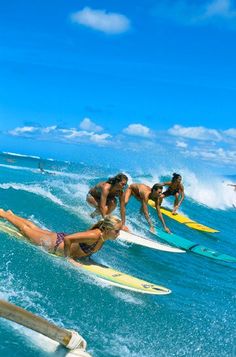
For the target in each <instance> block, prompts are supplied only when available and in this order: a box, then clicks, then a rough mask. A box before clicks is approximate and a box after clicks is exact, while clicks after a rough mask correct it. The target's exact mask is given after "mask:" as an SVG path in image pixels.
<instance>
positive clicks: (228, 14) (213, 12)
mask: <svg viewBox="0 0 236 357" xmlns="http://www.w3.org/2000/svg"><path fill="white" fill-rule="evenodd" d="M235 16H236V11H234V10H232V4H231V1H230V0H214V1H212V2H211V3H209V4H207V6H206V11H205V13H204V14H203V17H205V18H212V17H223V18H232V17H235Z"/></svg>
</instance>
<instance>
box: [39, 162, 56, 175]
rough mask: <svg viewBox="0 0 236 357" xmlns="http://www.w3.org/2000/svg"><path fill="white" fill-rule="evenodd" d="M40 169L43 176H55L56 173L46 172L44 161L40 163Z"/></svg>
mask: <svg viewBox="0 0 236 357" xmlns="http://www.w3.org/2000/svg"><path fill="white" fill-rule="evenodd" d="M38 168H39V170H40V172H41V174H48V175H55V173H52V172H48V171H46V170H44V168H43V164H42V161H39V163H38Z"/></svg>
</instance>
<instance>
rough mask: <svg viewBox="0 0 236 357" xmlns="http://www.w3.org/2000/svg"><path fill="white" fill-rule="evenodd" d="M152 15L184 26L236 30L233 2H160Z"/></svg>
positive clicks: (221, 0)
mask: <svg viewBox="0 0 236 357" xmlns="http://www.w3.org/2000/svg"><path fill="white" fill-rule="evenodd" d="M153 13H154V15H155V16H156V17H159V18H161V19H163V20H169V21H172V22H176V23H179V24H181V25H185V26H196V25H204V24H212V25H217V24H218V23H219V24H220V25H221V26H222V25H223V24H224V25H225V26H228V27H231V29H236V26H235V21H234V20H235V18H236V11H235V9H234V2H233V0H212V1H201V2H200V1H199V2H191V1H188V0H177V1H175V2H173V3H172V2H169V1H167V0H160V1H159V2H158V3H157V5H156V6H155V8H154V10H153Z"/></svg>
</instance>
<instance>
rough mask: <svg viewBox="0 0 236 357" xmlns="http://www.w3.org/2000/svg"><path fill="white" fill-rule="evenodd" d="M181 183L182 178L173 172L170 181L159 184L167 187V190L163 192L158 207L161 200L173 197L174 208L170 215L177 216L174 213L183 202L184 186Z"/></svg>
mask: <svg viewBox="0 0 236 357" xmlns="http://www.w3.org/2000/svg"><path fill="white" fill-rule="evenodd" d="M181 181H182V176H181V175H179V174H176V173H175V172H174V173H173V176H172V180H171V181H168V182H162V183H160V185H162V186H168V188H167V190H166V191H165V192H163V193H162V194H161V196H160V198H161V200H160V205H161V204H162V200H163V198H165V197H169V196H175V201H174V208H173V210H172V214H174V215H175V214H177V212H176V211H177V209H178V208H179V207H180V205H181V203H182V202H183V200H184V186H183V184H182V183H181ZM180 196H181V198H180Z"/></svg>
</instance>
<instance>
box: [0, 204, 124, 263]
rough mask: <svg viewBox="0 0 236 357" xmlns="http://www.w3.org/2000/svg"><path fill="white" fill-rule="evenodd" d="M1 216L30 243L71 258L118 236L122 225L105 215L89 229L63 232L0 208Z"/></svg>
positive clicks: (88, 253)
mask: <svg viewBox="0 0 236 357" xmlns="http://www.w3.org/2000/svg"><path fill="white" fill-rule="evenodd" d="M0 217H1V218H4V219H6V220H7V221H8V222H10V223H11V224H13V225H14V226H15V227H16V228H17V229H18V230H19V231H20V233H21V234H22V235H23V236H24V237H25V238H27V239H28V241H29V242H30V243H32V244H35V245H39V246H43V247H44V248H45V249H46V250H47V251H49V252H50V253H53V254H56V255H64V256H65V257H70V258H72V260H76V259H78V258H83V257H88V256H90V255H91V254H94V253H96V252H97V251H98V250H100V249H101V248H102V246H103V244H104V242H106V241H107V240H109V239H110V240H114V239H116V238H117V237H118V235H119V233H120V229H121V225H122V224H121V221H120V220H119V219H118V218H116V217H114V216H107V217H105V218H104V219H103V220H101V221H99V222H98V223H96V224H95V225H94V226H92V227H91V228H90V229H89V230H88V231H85V232H76V233H73V234H66V233H55V232H52V231H48V230H46V229H41V228H40V227H38V226H36V225H35V224H34V223H32V222H30V221H29V220H27V219H25V218H22V217H19V216H16V215H15V214H14V213H13V212H12V211H4V210H3V209H0Z"/></svg>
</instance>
